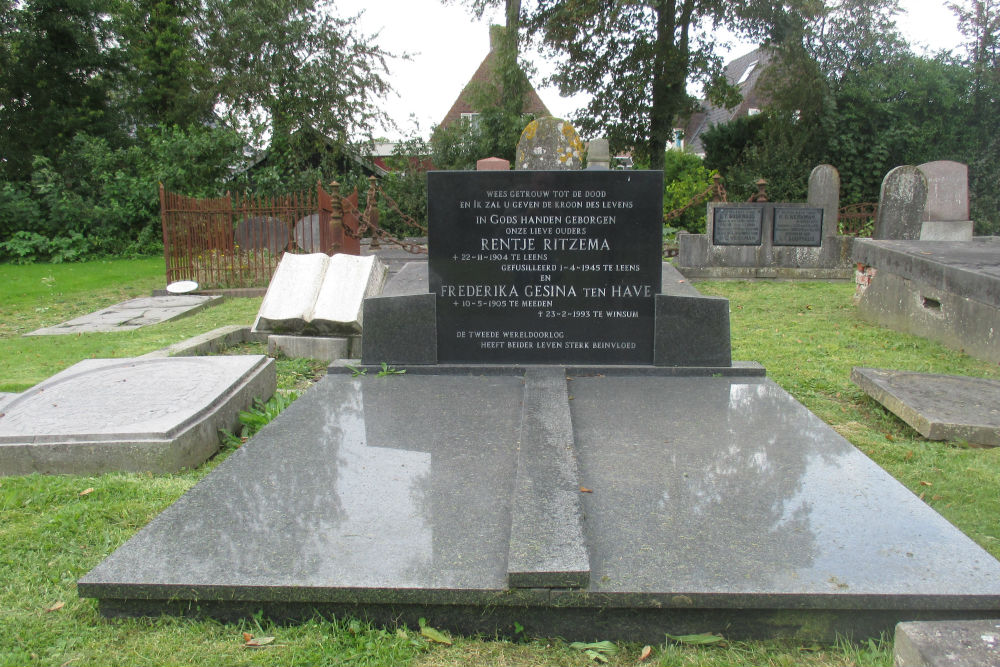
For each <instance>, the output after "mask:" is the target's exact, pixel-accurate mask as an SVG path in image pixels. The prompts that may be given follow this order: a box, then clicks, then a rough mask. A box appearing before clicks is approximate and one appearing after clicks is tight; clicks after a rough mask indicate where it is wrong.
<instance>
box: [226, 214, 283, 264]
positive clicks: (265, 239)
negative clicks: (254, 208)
mask: <svg viewBox="0 0 1000 667" xmlns="http://www.w3.org/2000/svg"><path fill="white" fill-rule="evenodd" d="M236 245H238V246H239V247H240V249H242V250H268V251H269V252H271V253H272V254H275V255H276V254H278V253H279V252H283V251H284V250H285V249H286V248H287V247H288V227H286V226H285V223H283V222H282V221H281V220H279V219H278V218H272V217H269V216H265V215H260V216H255V217H252V218H244V219H242V220H240V222H239V224H238V225H237V226H236Z"/></svg>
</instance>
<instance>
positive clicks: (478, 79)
mask: <svg viewBox="0 0 1000 667" xmlns="http://www.w3.org/2000/svg"><path fill="white" fill-rule="evenodd" d="M504 29H505V28H504V27H503V26H501V25H494V26H490V52H489V53H487V54H486V57H485V58H483V62H481V63H480V64H479V68H478V69H476V72H475V73H474V74H473V75H472V78H471V79H469V82H468V83H466V84H465V87H464V88H462V92H460V93H459V94H458V98H457V99H456V100H455V103H454V104H452V105H451V109H449V110H448V113H447V114H445V117H444V118H443V119H442V120H441V127H446V126H448V125H451V124H452V123H454V122H455V121H457V120H458V119H459V118H461V117H462V114H463V113H477V112H478V111H480V109H477V108H473V106H472V104H470V102H469V99H468V98H469V97H471V92H472V91H473V90H474V89H475V88H476V87H477V86H481V85H483V84H489V83H492V79H493V72H494V70H495V69H496V62H497V58H498V54H497V44H498V41H499V38H500V36H501V35H502V34H503V31H504ZM521 112H522V113H530V114H534V115H535V116H551V115H552V113H551V112H550V111H549V109H548V107H546V106H545V103H544V102H542V98H540V97H539V96H538V92H537V91H535V87H534V86H532V85H531V84H530V82H529V85H528V92H527V93H526V94H525V96H524V107H523V108H522V109H521Z"/></svg>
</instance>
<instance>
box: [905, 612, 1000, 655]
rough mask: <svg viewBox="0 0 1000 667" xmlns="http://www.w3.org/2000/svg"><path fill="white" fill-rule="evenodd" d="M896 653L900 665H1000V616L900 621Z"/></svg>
mask: <svg viewBox="0 0 1000 667" xmlns="http://www.w3.org/2000/svg"><path fill="white" fill-rule="evenodd" d="M893 654H894V657H895V664H896V667H996V666H997V665H1000V619H992V620H989V619H985V620H981V621H951V622H943V621H938V622H931V621H924V622H922V623H900V624H899V625H897V626H896V637H895V641H894V642H893Z"/></svg>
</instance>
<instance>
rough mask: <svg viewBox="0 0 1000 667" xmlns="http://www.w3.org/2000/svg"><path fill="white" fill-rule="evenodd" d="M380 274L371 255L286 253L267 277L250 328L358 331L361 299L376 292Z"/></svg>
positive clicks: (327, 332)
mask: <svg viewBox="0 0 1000 667" xmlns="http://www.w3.org/2000/svg"><path fill="white" fill-rule="evenodd" d="M386 275H387V272H386V268H385V265H384V264H382V262H381V260H380V259H379V258H378V257H377V256H376V255H368V256H367V257H358V256H355V255H344V254H337V255H334V256H332V257H329V256H327V255H324V254H323V253H313V254H309V255H296V254H292V253H287V254H285V255H284V256H283V257H282V258H281V263H280V264H278V268H277V270H276V271H275V272H274V276H273V277H272V278H271V283H270V284H269V285H268V288H267V294H265V295H264V301H263V302H262V303H261V306H260V311H259V312H258V313H257V320H256V322H254V326H253V331H255V332H264V333H285V334H316V335H334V334H357V333H360V332H361V328H362V324H363V313H362V306H363V304H364V300H365V299H366V298H367V297H371V296H375V295H377V294H379V293H381V291H382V287H383V286H384V285H385V279H386Z"/></svg>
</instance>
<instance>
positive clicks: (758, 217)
mask: <svg viewBox="0 0 1000 667" xmlns="http://www.w3.org/2000/svg"><path fill="white" fill-rule="evenodd" d="M765 208H766V206H765V205H760V204H758V205H746V206H717V207H715V208H714V209H712V223H713V224H712V243H713V244H714V245H761V244H762V243H763V241H764V217H765V215H764V214H765ZM771 210H772V211H773V215H772V218H771V227H770V229H771V242H772V245H776V246H813V247H819V246H821V245H823V209H821V208H806V207H798V206H794V207H793V206H775V207H773V208H772V209H771Z"/></svg>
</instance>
